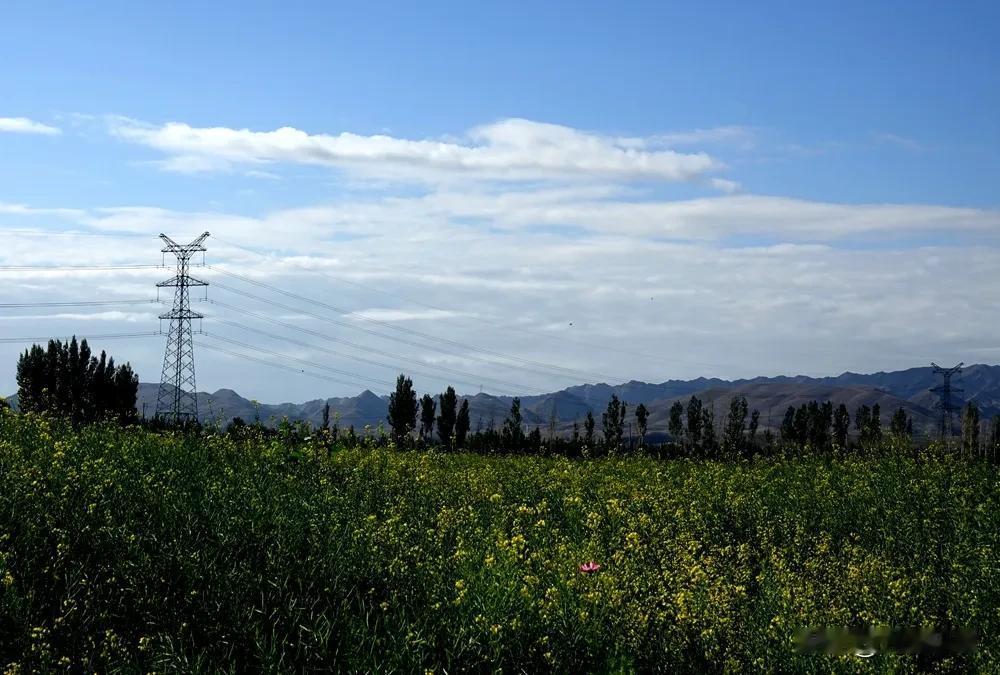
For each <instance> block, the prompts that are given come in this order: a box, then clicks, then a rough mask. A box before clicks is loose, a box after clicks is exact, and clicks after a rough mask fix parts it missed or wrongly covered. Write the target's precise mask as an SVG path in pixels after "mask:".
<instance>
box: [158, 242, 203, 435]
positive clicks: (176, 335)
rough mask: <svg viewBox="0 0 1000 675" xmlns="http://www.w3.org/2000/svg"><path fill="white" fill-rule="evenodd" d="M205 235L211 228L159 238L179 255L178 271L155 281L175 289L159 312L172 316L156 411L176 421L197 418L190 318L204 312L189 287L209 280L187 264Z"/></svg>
mask: <svg viewBox="0 0 1000 675" xmlns="http://www.w3.org/2000/svg"><path fill="white" fill-rule="evenodd" d="M206 238H208V232H205V233H204V234H202V235H201V236H200V237H198V238H197V239H195V240H194V241H192V242H191V243H190V244H178V243H177V242H175V241H174V240H172V239H171V238H170V237H168V236H167V235H165V234H161V235H160V239H162V240H163V241H164V243H165V244H166V246H165V247H164V248H163V249H162V251H163V253H165V254H166V253H173V254H174V255H175V256H177V273H176V274H175V275H174V276H173V277H172V278H170V279H167V280H166V281H161V282H160V283H158V284H156V287H157V288H171V287H172V288H174V289H175V290H174V306H173V308H171V310H170V311H169V312H167V313H165V314H161V315H160V319H161V320H162V319H170V329H169V330H168V332H167V349H166V351H165V352H164V354H163V374H162V375H161V376H160V390H159V393H158V395H157V397H156V415H157V417H162V418H164V419H168V420H171V421H172V422H174V423H175V424H177V423H180V422H188V421H197V420H198V394H197V391H198V390H197V388H196V386H195V379H194V340H193V338H192V330H191V321H192V320H193V319H203V318H204V315H202V314H199V313H198V312H195V311H194V310H192V309H191V297H190V294H189V289H190V288H191V287H192V286H208V284H207V283H206V282H204V281H201V280H200V279H195V278H194V277H192V276H191V275H190V274H188V265H189V264H190V261H191V257H192V256H193V255H194V254H195V253H197V252H199V251H205V247H204V246H203V245H202V243H203V242H204V241H205V239H206Z"/></svg>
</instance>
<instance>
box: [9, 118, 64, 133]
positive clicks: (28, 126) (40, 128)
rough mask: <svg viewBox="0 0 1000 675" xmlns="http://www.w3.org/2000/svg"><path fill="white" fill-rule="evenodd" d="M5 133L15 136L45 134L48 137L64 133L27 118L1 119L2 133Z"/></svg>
mask: <svg viewBox="0 0 1000 675" xmlns="http://www.w3.org/2000/svg"><path fill="white" fill-rule="evenodd" d="M4 131H6V132H9V133H13V134H43V135H46V136H55V135H57V134H61V133H62V130H61V129H59V128H57V127H51V126H49V125H47V124H42V123H41V122H36V121H34V120H31V119H28V118H27V117H0V132H4Z"/></svg>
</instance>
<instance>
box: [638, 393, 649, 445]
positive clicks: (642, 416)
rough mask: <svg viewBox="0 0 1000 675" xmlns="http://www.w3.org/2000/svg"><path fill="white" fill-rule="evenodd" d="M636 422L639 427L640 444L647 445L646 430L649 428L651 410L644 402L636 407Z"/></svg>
mask: <svg viewBox="0 0 1000 675" xmlns="http://www.w3.org/2000/svg"><path fill="white" fill-rule="evenodd" d="M635 424H636V427H637V428H638V429H639V445H640V447H643V448H644V447H646V430H647V429H648V428H649V427H648V425H649V410H647V409H646V406H644V405H643V404H642V403H640V404H639V405H637V406H636V408H635Z"/></svg>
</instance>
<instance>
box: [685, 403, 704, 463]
mask: <svg viewBox="0 0 1000 675" xmlns="http://www.w3.org/2000/svg"><path fill="white" fill-rule="evenodd" d="M703 425H704V415H703V414H702V405H701V399H699V398H698V397H697V396H691V398H690V399H688V404H687V440H688V443H689V444H690V445H691V449H692V450H697V449H698V448H700V447H701V431H702V426H703Z"/></svg>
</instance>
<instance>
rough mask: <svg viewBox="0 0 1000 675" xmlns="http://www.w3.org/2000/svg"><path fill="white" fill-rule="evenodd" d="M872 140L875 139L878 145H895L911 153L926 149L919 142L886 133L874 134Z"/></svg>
mask: <svg viewBox="0 0 1000 675" xmlns="http://www.w3.org/2000/svg"><path fill="white" fill-rule="evenodd" d="M872 138H874V139H875V141H876V142H877V143H884V144H888V145H895V146H896V147H897V148H903V149H904V150H910V151H911V152H917V151H920V150H924V149H925V147H924V145H923V144H922V143H920V142H919V141H915V140H913V139H912V138H907V137H905V136H900V135H898V134H891V133H888V132H884V131H879V132H875V133H873V134H872Z"/></svg>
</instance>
